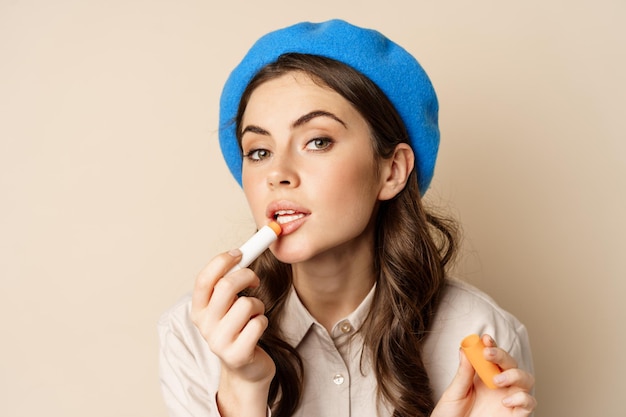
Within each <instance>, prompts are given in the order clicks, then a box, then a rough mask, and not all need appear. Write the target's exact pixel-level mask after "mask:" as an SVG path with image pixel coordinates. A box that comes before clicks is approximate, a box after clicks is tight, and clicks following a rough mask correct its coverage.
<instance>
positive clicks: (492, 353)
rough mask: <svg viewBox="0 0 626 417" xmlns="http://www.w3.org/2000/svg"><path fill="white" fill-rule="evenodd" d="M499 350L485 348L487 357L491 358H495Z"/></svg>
mask: <svg viewBox="0 0 626 417" xmlns="http://www.w3.org/2000/svg"><path fill="white" fill-rule="evenodd" d="M496 353H498V350H497V349H496V348H485V355H487V356H489V357H495V356H496Z"/></svg>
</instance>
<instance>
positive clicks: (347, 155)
mask: <svg viewBox="0 0 626 417" xmlns="http://www.w3.org/2000/svg"><path fill="white" fill-rule="evenodd" d="M241 129H242V130H241V131H242V133H243V134H242V136H241V142H242V148H243V154H244V161H243V171H242V180H243V189H244V192H245V194H246V198H247V199H248V203H249V205H250V208H251V210H252V214H253V216H254V219H255V221H256V223H257V226H259V227H260V226H263V225H264V224H267V223H268V222H269V221H270V220H276V221H277V222H278V223H280V224H281V225H282V227H283V233H282V235H281V237H280V238H279V240H278V241H277V242H276V243H274V245H273V246H272V252H273V253H274V255H275V256H276V257H277V258H278V259H279V260H281V261H282V262H286V263H298V262H303V261H308V260H312V259H316V257H320V256H338V255H343V254H350V253H353V251H359V250H371V247H372V246H371V245H372V242H373V221H372V218H373V215H374V213H375V208H376V206H377V201H378V196H379V192H380V190H381V187H382V180H381V179H380V175H379V173H378V169H377V164H376V163H375V156H374V152H373V148H372V144H371V139H370V137H371V135H370V130H369V127H368V125H367V123H366V121H365V120H364V119H363V118H362V117H361V115H360V114H359V113H358V112H357V111H356V110H355V109H354V108H353V107H352V106H351V105H350V103H349V102H348V101H346V100H345V99H344V98H343V97H341V96H340V95H339V94H337V93H336V92H334V91H333V90H331V89H329V88H325V87H321V86H320V85H318V84H315V83H314V82H313V81H312V80H311V78H310V77H309V76H307V75H305V74H303V73H299V72H293V73H289V74H286V75H283V76H281V77H279V78H276V79H273V80H270V81H267V82H265V83H263V84H261V85H260V86H259V87H257V89H256V90H254V92H253V93H252V95H251V96H250V100H249V102H248V105H247V107H246V110H245V113H244V115H243V118H242V123H241Z"/></svg>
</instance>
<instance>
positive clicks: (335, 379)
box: [333, 374, 344, 385]
mask: <svg viewBox="0 0 626 417" xmlns="http://www.w3.org/2000/svg"><path fill="white" fill-rule="evenodd" d="M343 381H344V377H343V375H341V374H336V375H335V376H334V377H333V382H334V383H335V384H336V385H341V384H343Z"/></svg>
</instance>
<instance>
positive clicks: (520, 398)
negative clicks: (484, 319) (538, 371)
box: [431, 335, 537, 417]
mask: <svg viewBox="0 0 626 417" xmlns="http://www.w3.org/2000/svg"><path fill="white" fill-rule="evenodd" d="M482 340H483V343H484V344H485V346H486V348H485V351H484V355H485V359H487V360H489V361H490V362H493V363H495V364H496V365H498V366H499V367H500V368H501V369H502V371H503V372H502V373H501V374H499V375H497V376H496V377H494V383H495V385H496V386H497V387H498V388H497V389H490V388H488V387H487V386H486V385H485V384H484V383H483V382H482V381H481V380H480V379H479V378H478V377H477V376H476V373H475V371H474V368H472V365H471V364H470V363H469V361H468V359H467V358H466V357H465V354H464V353H463V351H460V356H461V358H460V364H459V370H458V372H457V374H456V376H455V377H454V379H453V380H452V383H451V384H450V386H449V387H448V389H447V390H446V391H445V392H444V393H443V395H442V397H441V399H440V400H439V402H438V403H437V405H436V406H435V409H434V410H433V413H432V414H431V417H505V416H507V417H525V416H529V415H530V414H531V413H532V411H533V410H534V409H535V406H536V405H537V401H536V400H535V398H534V397H533V396H532V395H530V391H531V390H532V387H533V385H534V384H535V379H534V378H533V376H532V375H530V374H529V373H528V372H524V371H522V370H521V369H518V368H517V363H516V361H515V359H513V358H512V357H511V356H510V355H509V354H508V353H507V352H505V351H504V350H502V349H500V348H498V347H497V346H496V344H495V342H494V341H493V339H492V338H491V337H489V336H487V335H483V337H482Z"/></svg>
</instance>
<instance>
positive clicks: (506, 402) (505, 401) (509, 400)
mask: <svg viewBox="0 0 626 417" xmlns="http://www.w3.org/2000/svg"><path fill="white" fill-rule="evenodd" d="M502 404H503V405H511V404H513V398H511V397H504V398H503V399H502Z"/></svg>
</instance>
